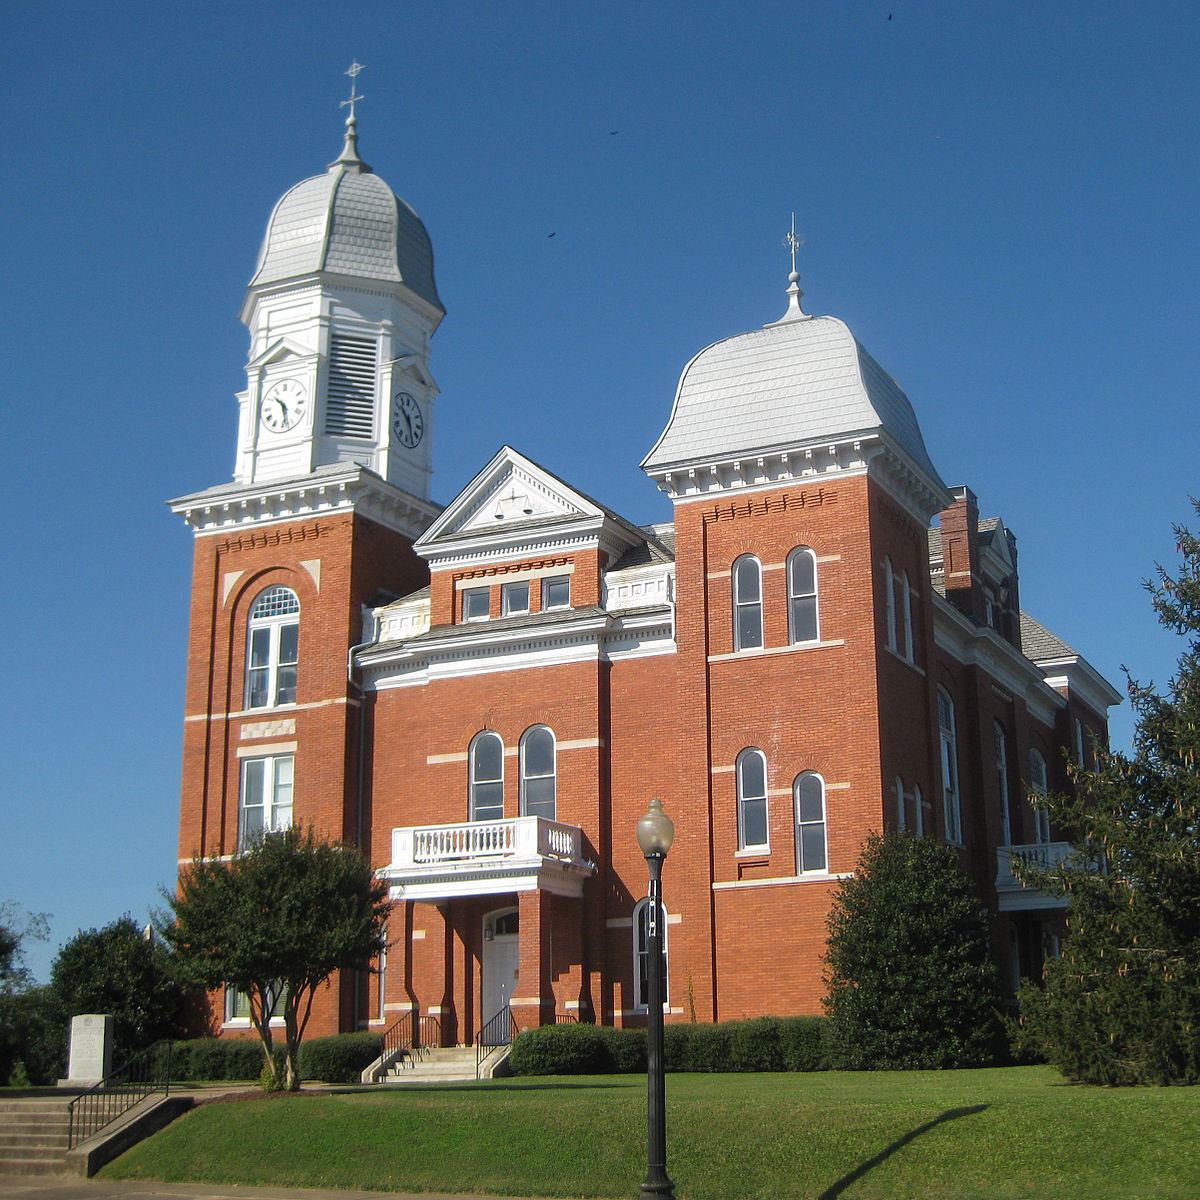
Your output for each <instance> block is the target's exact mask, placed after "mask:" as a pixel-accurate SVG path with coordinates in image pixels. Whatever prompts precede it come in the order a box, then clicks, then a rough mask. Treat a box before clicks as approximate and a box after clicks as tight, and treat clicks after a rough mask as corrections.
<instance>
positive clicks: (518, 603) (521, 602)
mask: <svg viewBox="0 0 1200 1200" xmlns="http://www.w3.org/2000/svg"><path fill="white" fill-rule="evenodd" d="M528 611H529V584H528V582H526V583H506V584H505V585H504V586H503V587H502V588H501V589H500V614H501V616H505V617H515V616H519V615H520V614H521V613H527V612H528Z"/></svg>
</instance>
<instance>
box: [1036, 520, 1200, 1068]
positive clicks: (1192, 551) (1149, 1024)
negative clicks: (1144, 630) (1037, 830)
mask: <svg viewBox="0 0 1200 1200" xmlns="http://www.w3.org/2000/svg"><path fill="white" fill-rule="evenodd" d="M1193 504H1194V505H1195V506H1196V509H1197V512H1198V513H1200V503H1197V502H1196V501H1193ZM1175 536H1176V541H1177V544H1178V548H1179V553H1180V554H1181V555H1182V558H1183V563H1182V566H1181V568H1180V571H1179V573H1178V574H1177V575H1175V576H1171V575H1169V574H1168V573H1167V572H1166V571H1165V570H1164V569H1163V568H1162V567H1159V568H1158V571H1157V579H1156V580H1152V581H1150V582H1148V583H1147V585H1146V586H1147V588H1148V590H1149V591H1150V594H1151V596H1152V597H1153V603H1154V608H1155V610H1156V611H1157V613H1158V618H1159V621H1160V622H1161V623H1162V624H1163V625H1164V626H1166V627H1167V628H1168V629H1172V630H1174V631H1175V632H1176V633H1178V634H1180V635H1182V636H1184V637H1186V638H1187V639H1188V641H1187V647H1186V649H1185V650H1184V652H1183V654H1182V656H1181V657H1180V659H1179V666H1178V669H1177V671H1176V673H1175V677H1174V678H1173V679H1172V680H1171V681H1170V683H1169V685H1168V688H1167V692H1166V694H1165V695H1159V694H1158V693H1156V692H1155V691H1154V689H1153V685H1147V686H1143V685H1142V684H1139V683H1137V682H1136V681H1134V680H1133V679H1132V678H1131V679H1129V684H1128V691H1129V700H1130V704H1131V705H1132V707H1133V711H1134V713H1135V714H1136V716H1137V731H1136V733H1135V735H1134V743H1133V753H1132V754H1131V755H1125V754H1122V753H1117V752H1113V751H1109V750H1106V749H1104V748H1103V747H1101V746H1096V747H1094V758H1095V765H1094V766H1093V768H1092V769H1091V770H1082V769H1080V768H1078V767H1075V766H1072V767H1071V768H1070V775H1071V779H1072V781H1073V783H1074V784H1075V789H1074V791H1073V792H1072V793H1071V794H1069V795H1054V796H1050V797H1048V798H1047V799H1046V800H1045V801H1044V805H1045V807H1046V808H1047V809H1048V810H1049V811H1050V814H1051V816H1052V817H1053V818H1054V820H1055V821H1056V822H1057V823H1058V825H1059V826H1061V827H1062V828H1063V829H1064V830H1065V831H1067V832H1068V834H1069V835H1070V838H1071V841H1072V843H1073V844H1074V846H1075V853H1073V854H1072V855H1071V857H1070V858H1069V859H1068V860H1067V862H1065V863H1064V864H1063V865H1062V866H1061V867H1060V868H1058V869H1056V870H1054V871H1051V872H1043V871H1035V870H1033V869H1032V868H1025V869H1023V870H1022V876H1023V878H1024V879H1025V880H1026V882H1028V883H1031V884H1034V885H1036V886H1037V887H1039V888H1041V889H1042V890H1045V891H1052V892H1055V893H1057V894H1060V895H1066V896H1067V898H1068V908H1067V937H1066V938H1065V939H1064V942H1063V948H1062V956H1061V958H1059V959H1058V960H1056V961H1051V962H1049V963H1048V964H1047V966H1046V970H1045V977H1044V985H1043V986H1042V987H1040V988H1039V987H1037V986H1036V985H1034V984H1026V985H1025V986H1024V987H1023V988H1022V989H1021V992H1020V994H1019V999H1020V1004H1021V1017H1020V1022H1019V1025H1018V1026H1017V1030H1016V1032H1017V1042H1018V1045H1020V1046H1022V1047H1028V1048H1032V1049H1035V1050H1038V1051H1040V1052H1041V1053H1043V1054H1044V1055H1045V1056H1046V1057H1047V1058H1049V1060H1050V1061H1051V1062H1053V1063H1054V1064H1055V1065H1056V1066H1058V1067H1059V1069H1060V1070H1061V1071H1062V1072H1063V1073H1064V1074H1065V1075H1067V1076H1069V1077H1070V1078H1072V1079H1077V1080H1081V1081H1085V1082H1089V1083H1103V1084H1134V1083H1158V1084H1165V1083H1200V539H1198V538H1197V537H1196V536H1194V535H1193V534H1192V533H1190V532H1189V531H1188V530H1187V529H1186V528H1183V527H1182V526H1176V527H1175ZM1127 674H1128V673H1127Z"/></svg>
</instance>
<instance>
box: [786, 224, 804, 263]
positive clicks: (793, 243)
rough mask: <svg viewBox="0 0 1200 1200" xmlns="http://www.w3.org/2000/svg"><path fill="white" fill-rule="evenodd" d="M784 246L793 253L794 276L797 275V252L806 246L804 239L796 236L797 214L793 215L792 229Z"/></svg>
mask: <svg viewBox="0 0 1200 1200" xmlns="http://www.w3.org/2000/svg"><path fill="white" fill-rule="evenodd" d="M783 244H784V245H785V246H787V247H788V248H789V249H790V250H791V252H792V274H793V275H795V274H796V251H797V250H799V249H800V247H801V246H803V245H804V239H803V238H802V237H798V236H797V234H796V214H795V213H792V228H791V231H790V232H789V233H788V235H787V237H785V238H784V239H783Z"/></svg>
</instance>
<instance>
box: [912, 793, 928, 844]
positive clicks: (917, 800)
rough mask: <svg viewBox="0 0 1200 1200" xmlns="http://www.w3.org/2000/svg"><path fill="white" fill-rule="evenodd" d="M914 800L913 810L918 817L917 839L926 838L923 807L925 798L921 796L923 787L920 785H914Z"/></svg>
mask: <svg viewBox="0 0 1200 1200" xmlns="http://www.w3.org/2000/svg"><path fill="white" fill-rule="evenodd" d="M912 798H913V810H914V812H915V813H916V816H917V837H924V836H925V812H924V807H923V806H924V803H925V797H924V796H923V795H922V794H921V785H920V784H919V783H914V784H913V790H912Z"/></svg>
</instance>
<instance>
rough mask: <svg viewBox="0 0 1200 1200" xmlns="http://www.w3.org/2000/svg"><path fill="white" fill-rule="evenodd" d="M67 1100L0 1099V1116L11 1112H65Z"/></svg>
mask: <svg viewBox="0 0 1200 1200" xmlns="http://www.w3.org/2000/svg"><path fill="white" fill-rule="evenodd" d="M69 1103H70V1101H69V1100H0V1116H9V1115H10V1114H12V1113H65V1112H66V1111H67V1105H68V1104H69Z"/></svg>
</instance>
